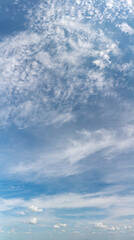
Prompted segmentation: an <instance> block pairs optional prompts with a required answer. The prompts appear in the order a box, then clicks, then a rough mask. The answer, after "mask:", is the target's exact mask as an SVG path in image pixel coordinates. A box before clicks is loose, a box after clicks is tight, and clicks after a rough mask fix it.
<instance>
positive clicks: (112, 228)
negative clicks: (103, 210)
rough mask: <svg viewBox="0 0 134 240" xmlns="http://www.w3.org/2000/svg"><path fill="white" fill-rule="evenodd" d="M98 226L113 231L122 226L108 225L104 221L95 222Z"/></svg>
mask: <svg viewBox="0 0 134 240" xmlns="http://www.w3.org/2000/svg"><path fill="white" fill-rule="evenodd" d="M95 227H96V228H100V229H104V230H111V231H119V230H120V228H119V227H117V226H108V225H105V224H103V223H102V222H98V223H95Z"/></svg>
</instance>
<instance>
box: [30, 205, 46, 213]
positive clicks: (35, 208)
mask: <svg viewBox="0 0 134 240" xmlns="http://www.w3.org/2000/svg"><path fill="white" fill-rule="evenodd" d="M29 209H30V210H31V211H33V212H43V209H41V208H38V207H36V206H34V205H31V206H30V207H29Z"/></svg>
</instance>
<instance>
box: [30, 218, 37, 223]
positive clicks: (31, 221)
mask: <svg viewBox="0 0 134 240" xmlns="http://www.w3.org/2000/svg"><path fill="white" fill-rule="evenodd" d="M28 223H30V224H36V223H37V218H36V217H33V218H31V219H30V220H29V222H28Z"/></svg>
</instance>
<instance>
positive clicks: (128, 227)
mask: <svg viewBox="0 0 134 240" xmlns="http://www.w3.org/2000/svg"><path fill="white" fill-rule="evenodd" d="M131 228H132V227H131V226H124V229H131Z"/></svg>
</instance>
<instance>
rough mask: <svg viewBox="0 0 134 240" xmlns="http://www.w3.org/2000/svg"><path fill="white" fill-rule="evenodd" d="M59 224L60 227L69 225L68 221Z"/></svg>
mask: <svg viewBox="0 0 134 240" xmlns="http://www.w3.org/2000/svg"><path fill="white" fill-rule="evenodd" d="M59 225H60V227H67V224H66V223H60V224H59Z"/></svg>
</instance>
